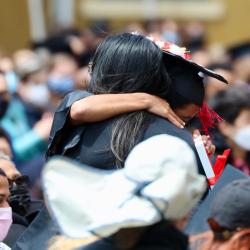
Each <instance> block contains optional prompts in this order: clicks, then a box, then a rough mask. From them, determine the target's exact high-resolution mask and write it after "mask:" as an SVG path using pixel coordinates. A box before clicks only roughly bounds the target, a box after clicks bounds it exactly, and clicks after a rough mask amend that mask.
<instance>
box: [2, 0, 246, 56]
mask: <svg viewBox="0 0 250 250" xmlns="http://www.w3.org/2000/svg"><path fill="white" fill-rule="evenodd" d="M48 1H49V0H44V3H45V10H46V11H45V12H46V13H45V17H46V24H47V27H48V8H47V7H48V6H47V5H48ZM74 1H76V26H77V27H78V28H80V27H81V28H83V27H86V25H88V24H89V20H88V19H86V18H85V17H84V16H81V13H80V7H79V5H80V3H81V2H82V1H83V0H74ZM211 1H212V0H211ZM214 1H223V2H224V3H225V6H226V12H225V16H224V17H223V18H222V19H221V20H220V21H213V22H209V23H208V24H207V28H208V39H209V41H210V42H221V43H224V44H225V45H230V44H232V43H234V42H239V41H242V40H247V39H249V40H250V27H249V26H250V0H214ZM125 2H126V1H125ZM119 23H120V24H121V23H122V22H119V21H118V20H117V21H116V22H113V25H112V26H113V27H116V26H117V25H118V24H119ZM116 24H117V25H116ZM118 26H119V25H118ZM29 41H30V34H29V20H28V8H27V0H0V50H1V49H4V50H5V51H7V52H13V51H14V50H16V49H19V48H23V47H27V46H28V44H29Z"/></svg>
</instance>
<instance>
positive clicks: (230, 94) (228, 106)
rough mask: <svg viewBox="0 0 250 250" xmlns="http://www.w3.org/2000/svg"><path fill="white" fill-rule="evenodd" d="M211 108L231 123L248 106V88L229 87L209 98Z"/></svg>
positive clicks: (249, 91) (249, 98)
mask: <svg viewBox="0 0 250 250" xmlns="http://www.w3.org/2000/svg"><path fill="white" fill-rule="evenodd" d="M211 106H212V108H213V109H214V110H215V111H216V112H217V113H218V114H219V115H220V116H221V117H222V118H223V119H225V120H226V121H227V122H229V123H231V124H233V123H234V121H235V119H236V118H237V117H238V115H239V114H240V112H241V111H242V110H243V109H248V108H250V89H249V88H248V87H246V86H236V87H230V88H228V89H227V90H225V91H221V92H219V93H218V94H217V95H216V96H215V97H214V98H213V99H212V100H211Z"/></svg>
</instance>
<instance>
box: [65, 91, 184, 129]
mask: <svg viewBox="0 0 250 250" xmlns="http://www.w3.org/2000/svg"><path fill="white" fill-rule="evenodd" d="M138 110H146V111H148V112H151V113H153V114H155V115H158V116H161V117H163V118H165V119H168V120H169V121H170V122H172V123H173V124H174V125H176V126H178V127H180V128H183V127H184V125H185V123H184V122H183V121H182V120H181V119H180V118H179V117H178V116H177V115H176V114H175V113H174V112H173V110H172V109H171V108H170V106H169V104H168V103H167V102H166V101H165V100H163V99H161V98H160V97H157V96H153V95H150V94H146V93H131V94H103V95H92V96H88V97H85V98H83V99H81V100H79V101H76V102H74V103H73V104H72V106H71V109H70V120H71V123H72V124H73V125H79V124H82V123H91V122H99V121H103V120H106V119H109V118H111V117H114V116H116V115H120V114H124V113H127V112H134V111H138Z"/></svg>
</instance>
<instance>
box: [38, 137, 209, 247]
mask: <svg viewBox="0 0 250 250" xmlns="http://www.w3.org/2000/svg"><path fill="white" fill-rule="evenodd" d="M180 152H182V157H179V154H180ZM43 183H44V194H45V199H46V201H47V204H48V207H49V211H51V214H52V217H53V218H54V219H56V221H57V222H58V224H59V226H60V228H61V230H62V232H63V233H64V234H65V235H67V236H69V237H73V238H83V240H82V241H81V240H80V241H79V240H78V241H77V240H76V242H75V241H74V240H73V239H72V240H71V242H70V243H71V248H65V246H66V245H67V243H68V244H69V242H67V243H66V244H65V242H64V241H63V240H62V241H60V238H59V240H58V242H57V243H58V245H57V243H56V244H55V246H54V247H53V245H52V247H51V248H49V249H51V250H52V249H62V248H60V247H62V246H64V247H63V249H75V248H76V247H77V245H75V243H77V244H78V246H79V245H80V244H82V245H83V244H84V243H83V242H84V239H85V244H84V246H82V247H80V248H79V250H89V249H95V250H99V249H100V250H120V249H130V250H139V249H140V250H144V249H145V250H146V249H147V250H164V249H167V250H177V249H178V250H187V249H188V237H187V236H186V235H185V234H184V233H183V232H182V230H183V228H184V227H185V225H186V222H187V220H188V217H189V213H190V211H191V209H192V208H193V207H194V206H195V205H196V204H197V202H198V201H199V200H200V199H201V197H202V195H203V193H204V191H205V189H206V180H205V177H204V176H202V175H200V174H198V169H197V165H196V160H195V155H194V153H193V151H192V149H191V148H190V147H189V146H188V144H187V143H186V142H184V141H183V140H181V139H179V138H176V137H173V136H169V135H157V136H153V137H151V138H149V139H147V140H145V141H143V142H141V143H139V144H138V145H137V146H135V147H134V148H133V150H132V151H131V152H130V154H129V156H128V158H127V159H126V162H125V167H124V169H119V170H117V171H113V172H110V171H107V170H100V169H99V170H97V169H94V168H92V167H89V166H86V165H83V166H79V165H77V164H74V163H72V162H69V161H67V160H64V159H55V160H51V161H50V162H48V163H47V165H46V166H45V168H44V171H43ZM65 183H67V185H65ZM66 189H67V191H66ZM69 190H70V191H69ZM71 193H74V199H72V196H71ZM100 207H101V209H100ZM62 209H63V210H62ZM88 240H90V241H91V240H92V241H94V242H93V243H89V244H88V243H87V242H88ZM86 243H87V244H86ZM56 245H57V246H56ZM69 245H70V244H69ZM77 249H78V248H77Z"/></svg>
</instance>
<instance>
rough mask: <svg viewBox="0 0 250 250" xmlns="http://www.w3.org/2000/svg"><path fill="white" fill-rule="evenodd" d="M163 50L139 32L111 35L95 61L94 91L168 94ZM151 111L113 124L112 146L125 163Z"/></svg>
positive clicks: (161, 95)
mask: <svg viewBox="0 0 250 250" xmlns="http://www.w3.org/2000/svg"><path fill="white" fill-rule="evenodd" d="M162 56H163V53H162V51H161V50H160V48H159V47H157V46H156V45H155V44H154V43H153V42H152V41H150V40H149V39H147V38H146V37H144V36H142V35H138V34H130V33H123V34H120V35H111V36H108V37H107V38H106V39H105V40H104V41H103V42H102V43H101V44H100V45H99V47H98V48H97V50H96V52H95V55H94V57H93V61H92V77H91V81H90V88H91V91H92V92H93V93H95V94H103V93H133V92H144V93H149V94H153V95H157V96H159V97H162V98H166V96H167V93H168V89H169V84H170V79H169V77H168V74H167V71H166V69H165V66H164V62H163V60H162ZM148 116H149V114H147V113H146V112H145V111H140V112H133V113H129V114H125V115H122V116H120V117H119V118H118V119H117V120H116V122H115V123H114V125H113V131H112V138H111V150H112V152H113V155H114V156H115V158H116V163H117V165H118V166H123V164H124V160H125V159H126V157H127V155H128V153H129V152H130V150H131V149H132V148H133V146H134V145H135V144H136V142H137V139H138V137H139V135H140V134H141V133H143V128H145V126H146V125H145V124H146V122H145V121H146V120H147V119H148Z"/></svg>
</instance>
